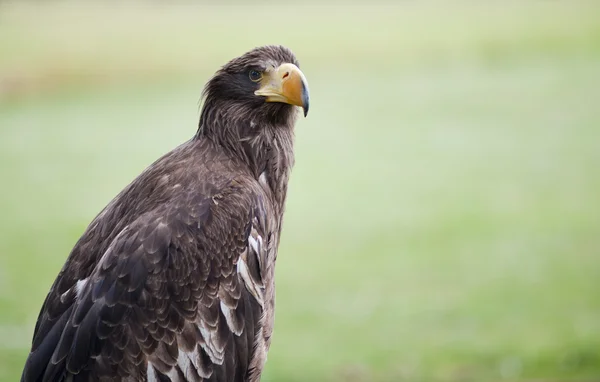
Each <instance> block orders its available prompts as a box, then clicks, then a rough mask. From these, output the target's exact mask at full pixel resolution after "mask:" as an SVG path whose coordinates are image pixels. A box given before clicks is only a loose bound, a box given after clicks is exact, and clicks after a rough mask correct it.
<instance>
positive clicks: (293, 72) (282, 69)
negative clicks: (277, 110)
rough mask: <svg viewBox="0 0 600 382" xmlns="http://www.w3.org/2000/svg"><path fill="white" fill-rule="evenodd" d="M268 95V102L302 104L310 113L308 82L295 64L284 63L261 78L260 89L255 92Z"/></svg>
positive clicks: (306, 111)
mask: <svg viewBox="0 0 600 382" xmlns="http://www.w3.org/2000/svg"><path fill="white" fill-rule="evenodd" d="M254 94H256V95H258V96H263V97H266V102H283V103H287V104H290V105H295V106H300V107H301V108H302V109H304V116H305V117H306V115H307V114H308V104H309V95H308V83H307V82H306V77H304V73H302V71H300V69H299V68H298V67H297V66H296V65H294V64H282V65H281V66H279V67H278V68H275V69H273V70H268V71H266V72H265V73H264V75H263V78H262V79H261V80H260V89H258V90H257V91H255V92H254Z"/></svg>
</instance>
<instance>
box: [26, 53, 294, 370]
mask: <svg viewBox="0 0 600 382" xmlns="http://www.w3.org/2000/svg"><path fill="white" fill-rule="evenodd" d="M283 63H292V64H295V65H298V62H297V61H296V58H295V57H294V55H293V54H292V53H291V52H290V51H289V50H288V49H287V48H284V47H276V46H269V47H262V48H257V49H255V50H253V51H251V52H249V53H247V54H245V55H243V56H241V57H239V58H236V59H234V60H232V61H231V62H229V63H228V64H227V65H225V66H224V67H223V68H222V69H221V70H219V71H218V72H217V74H216V75H215V77H213V78H212V79H211V80H210V81H209V83H208V84H207V86H206V88H205V91H204V106H203V109H202V112H201V116H200V122H199V128H198V132H197V134H196V136H195V137H194V138H193V139H192V140H190V141H188V142H186V143H184V144H182V145H181V146H179V147H177V148H176V149H174V150H173V151H171V152H169V153H168V154H166V155H165V156H163V157H162V158H160V159H159V160H157V161H156V162H155V163H153V164H152V165H151V166H150V167H148V168H147V169H146V170H144V171H143V172H142V173H141V174H140V175H139V176H138V177H137V178H136V179H135V180H134V181H133V182H132V183H131V184H130V185H128V186H127V187H126V188H125V189H124V190H123V191H122V192H121V193H120V194H119V195H118V196H117V197H115V199H113V200H112V201H111V202H110V203H109V204H108V205H107V206H106V207H105V208H104V209H103V210H102V211H101V212H100V214H98V216H96V218H95V219H94V220H93V221H92V222H91V223H90V225H89V227H88V228H87V229H86V231H85V232H84V233H83V235H82V236H81V238H80V239H79V240H78V242H77V243H76V244H75V246H74V248H73V249H72V251H71V253H70V255H69V257H68V259H67V261H66V263H65V265H64V267H63V269H62V270H61V272H60V273H59V275H58V277H57V278H56V281H55V282H54V284H53V285H52V287H51V289H50V291H49V293H48V295H47V297H46V299H45V301H44V304H43V306H42V308H41V311H40V314H39V316H38V320H37V322H36V326H35V330H34V336H33V340H32V347H31V353H30V354H29V356H28V358H27V361H26V363H25V367H24V370H23V374H22V377H21V380H22V381H80V380H81V381H108V380H110V381H118V380H128V381H135V380H149V381H202V380H211V381H257V380H258V379H259V378H260V374H261V371H262V368H263V366H264V362H265V360H266V352H267V350H268V348H269V344H270V336H271V332H272V327H273V309H274V308H273V307H274V263H275V259H276V255H277V246H278V243H279V234H280V231H281V220H282V215H283V206H284V202H285V198H286V193H287V182H288V177H289V171H290V169H291V166H292V165H293V125H294V123H295V119H296V110H295V109H294V107H293V106H291V105H288V104H284V103H265V102H264V99H263V98H262V97H260V96H256V95H255V94H254V92H255V90H256V89H255V87H256V86H257V85H256V83H254V82H252V81H249V80H248V78H247V74H246V71H247V70H248V68H250V67H252V68H257V67H259V68H260V67H262V68H267V67H270V66H272V65H280V64H283ZM265 70H266V69H265Z"/></svg>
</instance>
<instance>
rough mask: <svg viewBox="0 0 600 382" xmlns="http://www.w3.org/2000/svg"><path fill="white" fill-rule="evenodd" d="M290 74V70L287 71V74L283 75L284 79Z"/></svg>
mask: <svg viewBox="0 0 600 382" xmlns="http://www.w3.org/2000/svg"><path fill="white" fill-rule="evenodd" d="M289 75H290V72H285V74H284V75H283V77H282V79H284V80H285V79H286V78H287V77H288V76H289Z"/></svg>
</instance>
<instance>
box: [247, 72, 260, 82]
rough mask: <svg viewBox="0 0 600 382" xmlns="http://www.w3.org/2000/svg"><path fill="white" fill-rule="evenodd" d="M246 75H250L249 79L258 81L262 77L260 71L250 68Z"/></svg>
mask: <svg viewBox="0 0 600 382" xmlns="http://www.w3.org/2000/svg"><path fill="white" fill-rule="evenodd" d="M248 77H250V81H252V82H258V81H260V79H261V78H262V73H261V72H259V71H258V70H250V72H249V73H248Z"/></svg>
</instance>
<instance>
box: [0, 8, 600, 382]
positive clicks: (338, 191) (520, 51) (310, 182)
mask: <svg viewBox="0 0 600 382" xmlns="http://www.w3.org/2000/svg"><path fill="white" fill-rule="evenodd" d="M267 43H277V44H285V45H287V46H289V47H291V48H292V49H293V50H294V51H295V52H296V54H297V56H298V57H299V59H300V61H301V66H302V69H303V71H304V73H305V74H306V76H307V78H308V81H309V84H310V88H311V110H310V114H309V116H308V118H306V119H302V120H301V121H299V123H298V125H297V130H296V137H297V140H296V148H297V164H296V167H295V169H294V172H293V176H292V180H291V186H290V192H289V198H288V205H287V206H288V208H287V213H286V219H285V227H284V234H283V239H282V243H281V247H280V252H279V259H278V268H277V288H278V289H277V315H276V325H275V333H274V337H273V344H272V347H271V351H270V353H269V360H268V362H267V368H266V372H265V376H264V378H263V380H265V381H456V382H458V381H534V380H535V381H600V4H598V3H597V2H594V1H588V2H585V1H536V2H534V1H508V2H491V1H490V2H474V1H472V2H467V1H462V2H459V1H456V2H450V1H446V2H421V3H417V2H401V3H398V4H397V5H391V4H384V3H378V4H376V3H370V4H367V3H363V4H362V5H359V4H355V5H349V4H347V3H344V2H341V1H338V2H329V3H327V4H324V3H317V2H314V3H311V2H303V3H302V2H300V3H296V4H293V3H289V4H288V3H281V2H258V3H255V4H254V5H249V3H231V2H230V3H227V4H226V5H218V6H217V5H210V4H208V3H195V4H191V3H176V4H172V5H169V6H167V5H160V3H158V2H151V3H139V2H125V3H121V2H108V3H106V4H105V5H103V6H102V5H100V4H99V3H95V2H89V3H84V4H82V3H76V2H59V3H56V2H54V3H50V2H47V3H44V2H39V3H35V2H33V3H28V2H5V3H2V4H0V174H1V176H0V381H14V380H17V379H18V378H19V376H20V372H21V368H22V365H23V362H24V360H25V357H26V355H27V352H28V349H29V345H30V340H31V334H32V330H33V326H34V324H35V320H36V317H37V313H38V310H39V308H40V306H41V303H42V301H43V298H44V296H45V294H46V293H47V291H48V288H49V287H50V285H51V283H52V281H53V280H54V277H55V276H56V274H57V272H58V270H59V269H60V267H61V266H62V264H63V262H64V260H65V258H66V256H67V254H68V252H69V250H70V249H71V248H72V246H73V245H74V243H75V241H76V240H77V239H78V237H79V236H80V235H81V233H82V232H83V230H84V229H85V227H86V225H87V224H88V223H89V222H90V221H91V219H92V218H93V217H94V216H95V214H96V213H97V212H99V210H100V209H101V208H102V207H103V206H104V205H106V204H107V203H108V202H109V201H110V199H111V198H112V197H113V196H114V195H116V193H117V192H118V191H120V190H121V189H122V188H123V187H124V186H125V185H126V184H127V183H128V182H130V181H131V180H132V179H133V178H134V177H135V176H136V175H137V174H138V173H139V172H140V171H141V170H142V169H143V168H145V166H147V165H148V164H149V163H151V162H152V161H153V160H154V159H156V158H157V157H158V156H160V155H161V154H163V153H165V152H167V151H169V150H170V149H172V148H173V147H174V146H176V145H177V144H179V143H180V142H182V141H184V140H186V139H188V138H189V137H190V136H191V135H192V134H193V133H194V132H195V129H196V123H197V119H198V102H199V97H200V92H201V89H202V86H203V84H204V83H205V82H206V81H207V80H208V78H209V77H210V75H211V74H212V73H213V72H214V71H215V70H216V69H217V68H218V67H219V66H220V65H222V64H223V63H225V62H226V61H227V60H229V59H230V58H232V57H235V56H237V55H239V54H241V53H243V52H245V51H247V50H249V49H250V48H252V47H254V46H257V45H263V44H267Z"/></svg>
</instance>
